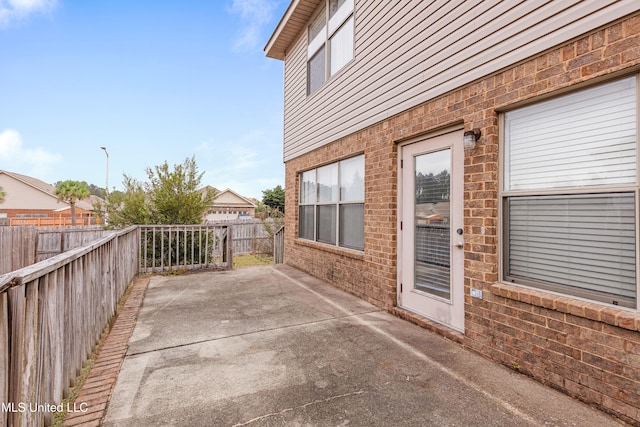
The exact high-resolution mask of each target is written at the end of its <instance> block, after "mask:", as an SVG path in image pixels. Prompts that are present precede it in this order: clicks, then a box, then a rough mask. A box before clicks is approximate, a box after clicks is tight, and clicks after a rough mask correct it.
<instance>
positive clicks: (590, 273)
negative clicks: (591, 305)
mask: <svg viewBox="0 0 640 427" xmlns="http://www.w3.org/2000/svg"><path fill="white" fill-rule="evenodd" d="M507 203H508V204H507V216H508V227H509V229H508V246H507V247H508V272H507V278H509V277H511V278H518V279H524V280H525V281H526V280H533V281H535V282H536V283H537V285H538V286H539V287H542V288H547V289H550V290H556V291H561V292H565V293H570V294H573V295H577V296H584V297H592V298H594V299H598V300H601V301H604V302H608V303H613V304H620V305H626V306H630V307H635V294H636V273H635V272H636V267H635V258H636V249H635V248H636V241H635V240H636V239H635V235H636V231H635V193H633V192H629V193H612V194H581V195H570V196H567V195H553V196H523V197H511V198H509V199H508V202H507ZM525 283H526V282H525Z"/></svg>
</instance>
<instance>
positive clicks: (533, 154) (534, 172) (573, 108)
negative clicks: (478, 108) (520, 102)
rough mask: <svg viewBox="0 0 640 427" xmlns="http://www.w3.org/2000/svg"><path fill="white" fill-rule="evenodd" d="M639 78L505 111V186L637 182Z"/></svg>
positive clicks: (511, 188) (525, 188)
mask: <svg viewBox="0 0 640 427" xmlns="http://www.w3.org/2000/svg"><path fill="white" fill-rule="evenodd" d="M636 120H637V118H636V89H635V77H631V78H627V79H623V80H619V81H616V82H612V83H608V84H604V85H601V86H597V87H594V88H591V89H587V90H583V91H580V92H576V93H573V94H570V95H566V96H563V97H561V98H556V99H552V100H549V101H545V102H540V103H538V104H535V105H531V106H527V107H524V108H520V109H518V110H515V111H512V112H508V113H506V114H505V131H506V136H507V139H508V144H507V145H506V151H505V154H506V158H505V159H506V171H505V172H506V173H505V190H507V191H511V190H532V189H547V188H560V187H584V186H593V185H619V184H634V183H635V182H636V128H637V126H636Z"/></svg>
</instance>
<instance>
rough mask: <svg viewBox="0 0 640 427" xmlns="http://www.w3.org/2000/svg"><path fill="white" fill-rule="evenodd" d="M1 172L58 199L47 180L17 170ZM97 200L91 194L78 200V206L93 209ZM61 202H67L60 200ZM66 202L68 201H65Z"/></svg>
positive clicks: (87, 209) (0, 172)
mask: <svg viewBox="0 0 640 427" xmlns="http://www.w3.org/2000/svg"><path fill="white" fill-rule="evenodd" d="M0 174H4V175H7V176H8V177H11V178H13V179H15V180H17V181H20V182H22V183H23V184H25V185H28V186H29V187H32V188H34V189H36V190H38V191H40V192H41V193H43V194H45V195H47V196H50V197H52V198H54V199H56V200H58V196H56V193H55V191H56V188H55V187H54V186H53V185H51V184H47V183H46V182H44V181H42V180H39V179H38V178H34V177H32V176H27V175H22V174H19V173H15V172H9V171H6V170H0ZM94 201H95V200H94V199H92V198H91V196H89V197H88V198H87V199H83V200H78V201H77V202H76V207H79V208H81V209H84V210H86V211H91V210H93V202H94ZM60 203H65V202H62V201H61V202H60ZM65 204H66V203H65ZM60 210H64V208H62V209H60Z"/></svg>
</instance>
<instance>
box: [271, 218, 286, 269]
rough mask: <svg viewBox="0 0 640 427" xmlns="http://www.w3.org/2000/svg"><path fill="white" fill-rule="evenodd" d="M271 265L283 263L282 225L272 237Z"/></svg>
mask: <svg viewBox="0 0 640 427" xmlns="http://www.w3.org/2000/svg"><path fill="white" fill-rule="evenodd" d="M273 263H274V264H282V263H284V225H283V226H281V227H280V228H279V229H278V231H276V232H275V234H274V235H273Z"/></svg>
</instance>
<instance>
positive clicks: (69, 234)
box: [14, 225, 113, 261]
mask: <svg viewBox="0 0 640 427" xmlns="http://www.w3.org/2000/svg"><path fill="white" fill-rule="evenodd" d="M14 228H15V227H14ZM37 231H38V250H37V254H36V260H37V261H43V260H45V259H47V258H51V257H52V256H55V255H58V254H61V253H63V252H66V251H68V250H71V249H74V248H78V247H80V246H84V245H86V244H89V243H91V242H94V241H96V240H98V239H100V238H102V237H105V236H107V235H109V234H111V233H113V231H111V230H104V229H103V228H102V227H101V226H99V225H97V226H90V227H51V228H38V229H37Z"/></svg>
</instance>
